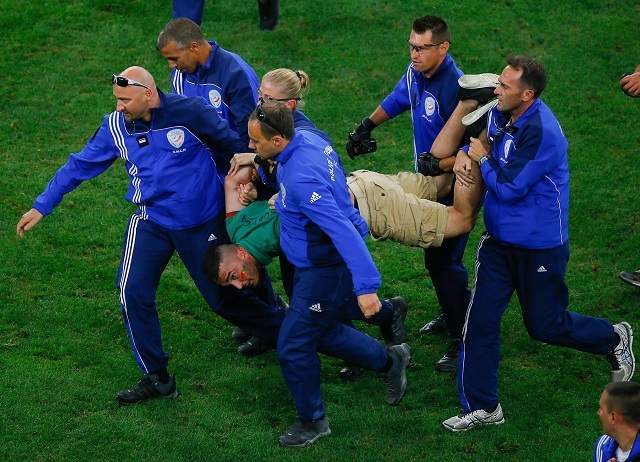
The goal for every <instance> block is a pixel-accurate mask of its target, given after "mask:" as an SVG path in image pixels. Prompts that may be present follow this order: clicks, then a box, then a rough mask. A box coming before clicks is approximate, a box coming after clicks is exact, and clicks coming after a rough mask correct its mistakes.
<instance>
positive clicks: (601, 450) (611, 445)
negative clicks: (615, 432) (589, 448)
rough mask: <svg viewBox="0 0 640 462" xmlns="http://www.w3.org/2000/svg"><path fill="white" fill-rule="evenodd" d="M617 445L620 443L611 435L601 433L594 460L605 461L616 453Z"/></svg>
mask: <svg viewBox="0 0 640 462" xmlns="http://www.w3.org/2000/svg"><path fill="white" fill-rule="evenodd" d="M617 447H618V443H617V442H616V440H614V439H613V438H611V437H610V436H609V435H600V436H599V437H598V439H597V440H596V444H595V447H594V449H593V456H594V457H593V460H594V461H596V462H600V461H602V462H605V461H606V460H608V459H609V457H610V456H611V455H612V454H614V453H615V451H616V448H617ZM605 457H606V458H605Z"/></svg>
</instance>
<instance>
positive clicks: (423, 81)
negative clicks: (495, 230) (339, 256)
mask: <svg viewBox="0 0 640 462" xmlns="http://www.w3.org/2000/svg"><path fill="white" fill-rule="evenodd" d="M450 44H451V32H450V30H449V26H448V25H447V23H446V22H445V21H444V20H443V19H442V18H439V17H437V16H423V17H420V18H417V19H416V20H415V21H414V22H413V26H412V28H411V32H410V35H409V54H410V58H411V62H410V63H409V65H408V67H407V69H406V71H405V73H404V75H403V76H402V77H401V78H400V79H399V81H398V83H397V84H396V86H395V88H394V89H393V91H392V92H391V93H390V94H389V95H388V96H387V97H386V98H385V99H384V100H383V101H382V102H381V103H380V105H379V106H378V107H377V108H376V109H375V111H373V113H372V114H371V115H370V116H369V117H367V118H365V119H364V120H363V121H362V122H361V123H360V125H359V126H358V127H357V128H356V130H355V131H354V132H353V133H351V134H350V136H349V139H348V141H347V147H346V150H347V153H349V155H351V156H355V155H360V154H365V153H367V152H372V151H374V150H375V149H376V144H375V140H373V139H372V138H371V131H372V130H373V129H374V128H375V127H377V126H378V125H380V124H382V123H384V122H386V121H387V120H389V119H393V118H394V117H396V116H398V115H400V114H401V113H403V112H405V111H411V121H412V128H413V147H414V165H415V168H416V170H417V171H421V172H423V173H425V174H438V173H442V171H451V169H452V167H453V163H454V159H455V157H451V155H452V154H454V152H455V150H456V149H457V148H458V147H459V144H456V146H455V148H454V150H453V151H451V152H449V153H447V156H449V157H448V158H447V159H443V160H440V161H438V159H435V158H434V157H433V156H431V155H430V154H429V153H432V152H433V151H432V147H433V144H434V142H435V140H436V137H437V136H438V134H439V133H440V131H441V130H442V129H443V128H444V126H445V123H446V122H447V120H448V119H449V118H450V116H451V115H452V114H453V112H454V110H455V108H456V105H457V104H458V78H459V77H460V76H461V75H462V71H461V70H460V69H459V68H458V66H457V65H456V63H455V61H454V60H453V58H452V57H451V55H450V54H449V46H450ZM472 109H473V108H472ZM459 141H460V140H458V142H459ZM421 159H431V160H433V161H434V164H435V165H436V168H435V171H433V170H431V172H427V171H425V170H424V169H423V168H421V167H420V166H419V162H421ZM443 202H444V203H445V204H447V205H450V204H451V203H452V198H451V197H448V198H446V199H445V200H444V201H443ZM467 240H468V234H463V235H461V236H458V237H456V238H453V239H448V240H446V241H445V242H444V243H443V244H442V246H441V247H437V248H436V247H433V248H429V249H426V250H425V251H424V263H425V268H426V269H427V271H428V272H429V275H430V276H431V281H432V283H433V287H434V289H435V292H436V296H437V298H438V302H439V303H440V306H441V307H442V314H440V315H438V316H437V318H436V319H434V321H431V322H429V323H427V324H426V325H425V326H424V327H423V328H422V329H421V332H422V333H427V334H429V333H435V332H439V331H443V330H446V329H447V328H448V330H449V333H450V334H451V336H452V337H453V338H455V339H458V338H459V337H460V330H461V327H462V322H463V318H464V310H465V309H466V307H467V305H468V301H469V297H470V292H469V289H468V287H467V286H468V275H467V270H466V268H465V267H464V264H463V261H462V259H463V256H464V249H465V247H466V244H467ZM445 321H446V322H445ZM458 343H459V342H458V341H457V340H456V341H454V342H453V343H452V344H451V346H450V348H449V351H448V352H447V354H445V355H444V356H443V357H442V359H441V360H439V361H438V362H437V363H436V370H439V371H442V372H444V371H455V364H456V357H457V350H458Z"/></svg>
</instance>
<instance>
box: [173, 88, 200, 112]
mask: <svg viewBox="0 0 640 462" xmlns="http://www.w3.org/2000/svg"><path fill="white" fill-rule="evenodd" d="M164 110H165V111H167V112H169V113H175V112H179V113H183V112H189V111H195V112H200V111H205V110H206V104H205V100H204V99H203V98H202V97H201V96H185V95H179V94H177V93H168V94H165V100H164Z"/></svg>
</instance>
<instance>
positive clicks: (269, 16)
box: [258, 0, 280, 30]
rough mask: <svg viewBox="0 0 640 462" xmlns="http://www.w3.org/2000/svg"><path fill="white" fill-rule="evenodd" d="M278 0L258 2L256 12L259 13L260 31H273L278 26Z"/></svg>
mask: <svg viewBox="0 0 640 462" xmlns="http://www.w3.org/2000/svg"><path fill="white" fill-rule="evenodd" d="M279 3H280V2H279V0H258V12H259V13H260V29H262V30H273V29H275V28H276V25H277V24H278V15H279V13H280V11H279V9H280V8H279V7H280V5H279Z"/></svg>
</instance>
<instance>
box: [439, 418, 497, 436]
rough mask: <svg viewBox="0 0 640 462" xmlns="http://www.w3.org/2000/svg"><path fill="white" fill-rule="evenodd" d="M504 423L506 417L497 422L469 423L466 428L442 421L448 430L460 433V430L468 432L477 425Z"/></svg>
mask: <svg viewBox="0 0 640 462" xmlns="http://www.w3.org/2000/svg"><path fill="white" fill-rule="evenodd" d="M503 423H504V417H503V418H502V419H501V420H498V421H496V422H482V423H474V424H471V425H469V426H468V427H465V428H455V427H451V426H450V425H447V424H445V423H444V422H442V426H443V427H444V428H446V429H447V430H449V431H452V432H456V433H458V432H466V431H467V430H471V429H472V428H475V427H484V426H485V425H501V424H503Z"/></svg>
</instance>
